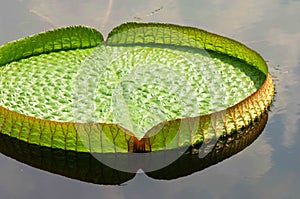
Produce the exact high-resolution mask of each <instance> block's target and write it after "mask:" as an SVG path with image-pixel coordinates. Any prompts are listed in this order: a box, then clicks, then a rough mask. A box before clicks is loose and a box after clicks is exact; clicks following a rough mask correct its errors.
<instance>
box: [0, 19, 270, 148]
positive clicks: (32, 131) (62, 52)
mask: <svg viewBox="0 0 300 199" xmlns="http://www.w3.org/2000/svg"><path fill="white" fill-rule="evenodd" d="M0 66H1V67H0V96H1V98H0V105H1V106H2V107H0V132H2V133H3V134H8V135H10V136H12V137H17V138H19V139H21V140H24V141H27V142H29V143H32V144H38V145H41V146H48V147H52V148H61V149H65V150H74V151H83V152H85V151H89V152H127V151H155V150H165V149H173V148H177V147H184V146H186V147H188V146H190V145H197V144H201V143H202V142H203V141H204V140H205V138H209V137H214V136H215V137H216V136H220V135H226V134H230V133H231V132H233V131H236V130H238V129H239V128H241V126H245V125H247V124H249V123H250V122H251V121H252V120H253V119H254V118H255V117H257V116H259V115H260V114H261V112H263V110H265V109H266V108H267V107H268V105H269V104H270V102H271V99H272V96H273V91H274V90H273V85H270V88H269V90H267V88H266V90H267V91H268V92H265V95H266V96H267V97H265V98H266V99H265V100H264V101H262V102H260V101H259V100H258V101H257V104H258V105H254V106H255V107H257V109H256V108H255V109H253V108H252V106H253V104H251V105H249V103H250V102H248V101H246V102H247V104H246V102H245V103H244V104H242V105H240V106H239V107H246V108H247V106H248V110H245V111H244V112H243V111H242V112H240V109H241V108H238V109H239V112H238V113H237V112H236V111H237V108H236V109H234V108H232V110H231V109H230V111H227V112H224V110H226V109H227V108H228V107H234V106H236V105H237V104H239V103H240V102H243V101H244V99H246V98H248V97H249V96H252V95H253V94H255V93H257V92H256V91H257V90H259V89H260V88H261V87H262V85H264V84H265V82H266V78H267V75H268V69H267V65H266V63H265V62H264V60H263V59H262V58H261V56H260V55H258V54H257V53H256V52H255V51H253V50H251V49H249V48H247V47H246V46H244V45H243V44H241V43H239V42H236V41H233V40H231V39H228V38H225V37H222V36H218V35H215V34H212V33H209V32H207V31H204V30H200V29H196V28H191V27H182V26H177V25H170V24H154V23H153V24H152V23H150V24H142V23H141V24H138V23H126V24H123V25H121V26H119V27H117V28H115V29H113V30H112V32H111V33H110V34H109V36H108V39H107V41H103V37H102V35H101V34H100V33H99V32H98V31H96V30H94V29H91V28H86V27H81V26H78V27H69V28H62V29H58V30H53V31H49V32H46V33H41V34H37V35H34V36H31V37H28V38H25V39H21V40H18V41H15V42H11V43H8V44H5V45H4V46H2V47H0ZM270 81H271V80H270ZM263 87H266V86H263ZM255 95H260V94H259V93H257V94H255ZM261 95H263V94H261ZM262 98H263V97H262ZM251 103H252V102H251ZM252 109H253V110H252ZM220 111H221V112H220ZM222 111H223V112H222ZM214 113H218V114H216V115H215V116H213V115H212V114H214ZM142 138H143V139H142Z"/></svg>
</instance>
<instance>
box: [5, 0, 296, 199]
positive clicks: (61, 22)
mask: <svg viewBox="0 0 300 199" xmlns="http://www.w3.org/2000/svg"><path fill="white" fill-rule="evenodd" d="M299 10H300V1H299V0H264V1H260V0H247V1H238V0H228V1H222V0H216V1H209V0H203V1H198V0H190V1H180V0H166V1H163V2H162V1H158V0H153V1H146V0H126V1H124V0H107V1H104V0H103V1H101V0H87V1H73V0H65V1H59V0H10V1H6V2H5V3H3V2H2V3H1V6H0V44H1V45H2V44H4V43H6V42H8V41H11V40H14V39H18V38H21V37H25V36H28V35H31V34H34V33H38V32H41V31H44V30H48V29H52V28H56V27H60V26H68V25H78V24H82V25H88V26H92V27H95V28H97V29H99V30H100V31H101V32H102V33H104V34H105V35H106V34H107V33H108V32H109V31H110V30H111V29H112V28H113V27H115V26H117V25H119V24H121V23H123V22H127V21H142V22H147V21H157V22H166V23H176V24H181V25H188V26H195V27H198V28H203V29H206V30H209V31H212V32H215V33H218V34H221V35H224V36H228V37H231V38H233V39H235V40H238V41H241V42H242V43H244V44H246V45H247V46H249V47H251V48H252V49H254V50H256V51H258V52H259V53H260V54H261V55H262V56H263V57H264V58H265V60H267V62H268V65H269V68H270V73H271V74H272V76H273V77H274V79H275V83H276V90H277V94H276V97H275V100H274V103H273V105H272V107H271V111H270V113H269V120H268V123H267V126H266V128H265V129H264V131H263V133H262V134H261V135H260V136H259V137H258V138H257V139H256V140H255V142H254V143H253V144H251V145H250V146H249V147H247V148H246V149H244V150H243V151H241V152H240V153H238V154H236V155H234V156H232V157H231V158H229V159H226V160H224V161H222V162H220V163H218V164H216V165H214V166H211V167H209V168H207V169H204V170H202V171H199V172H195V173H193V174H191V175H188V176H186V177H182V178H178V179H174V180H155V179H152V178H150V177H148V176H147V175H145V174H143V173H142V172H140V173H138V174H136V176H135V177H134V178H132V179H131V180H129V181H127V182H125V183H123V184H121V185H120V186H112V185H110V186H107V185H98V184H91V183H86V182H82V181H79V180H74V179H70V178H66V177H63V176H60V175H56V174H52V173H49V172H46V171H43V170H39V169H36V168H34V167H31V166H28V165H26V164H23V163H20V162H17V161H15V160H14V159H12V158H9V157H7V156H5V155H2V154H1V155H0V193H1V198H5V199H10V198H12V199H21V198H22V199H24V198H25V199H26V198H45V199H47V198H49V199H50V198H51V199H52V198H72V199H80V198H121V199H123V198H124V199H125V198H131V199H132V198H215V199H223V198H244V199H248V198H249V199H250V198H280V199H281V198H288V199H290V198H299V194H300V190H299V186H300V172H299V164H300V155H299V151H300V145H298V144H297V142H298V141H300V134H299V131H300V102H299V99H300V92H299V91H300V89H299V86H300V12H299Z"/></svg>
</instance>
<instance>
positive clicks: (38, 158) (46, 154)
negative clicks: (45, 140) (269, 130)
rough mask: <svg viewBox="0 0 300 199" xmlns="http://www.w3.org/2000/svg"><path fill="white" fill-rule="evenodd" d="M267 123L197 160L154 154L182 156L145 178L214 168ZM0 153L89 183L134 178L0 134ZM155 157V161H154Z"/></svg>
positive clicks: (89, 158) (90, 159) (88, 158)
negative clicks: (213, 166)
mask: <svg viewBox="0 0 300 199" xmlns="http://www.w3.org/2000/svg"><path fill="white" fill-rule="evenodd" d="M267 120H268V113H267V112H266V113H264V114H263V115H262V116H261V118H259V119H258V120H257V121H255V122H254V123H253V124H251V125H250V126H248V127H246V128H244V129H243V130H241V131H239V132H236V133H235V134H233V135H232V136H228V137H221V138H219V140H218V141H217V143H216V144H215V146H214V148H213V150H212V151H211V152H210V153H208V154H207V155H206V156H205V157H203V158H199V154H198V151H197V152H196V153H194V152H195V149H193V148H189V149H188V150H187V151H184V152H182V151H180V149H177V150H167V151H160V152H155V153H157V154H156V155H158V156H159V157H162V158H163V157H165V156H170V155H174V154H178V153H182V155H181V156H180V158H178V159H177V160H176V161H175V162H173V163H171V164H170V165H168V166H167V167H165V168H162V169H159V170H156V171H151V172H147V173H146V175H148V176H149V177H152V178H154V179H162V180H170V179H176V178H180V177H183V176H187V175H191V174H193V173H195V172H198V171H201V170H203V169H205V168H207V167H210V166H212V165H214V164H217V163H218V162H221V161H222V160H224V159H227V158H229V157H231V156H232V155H234V154H236V153H238V152H240V151H242V150H243V149H244V148H246V147H247V146H249V145H250V144H251V143H252V142H254V141H255V139H256V138H257V137H258V136H259V135H260V134H261V132H262V131H263V129H264V127H265V125H266V123H267ZM0 152H1V153H3V154H4V155H6V156H9V157H11V158H14V159H16V160H17V161H20V162H23V163H25V164H28V165H30V166H32V167H36V168H38V169H42V170H45V171H48V172H51V173H55V174H59V175H62V176H65V177H68V178H72V179H77V180H80V181H84V182H89V183H95V184H110V185H118V184H122V183H124V182H126V181H128V180H130V179H132V178H134V176H135V173H128V172H123V171H118V170H116V169H113V168H111V167H108V166H107V165H105V164H103V163H101V162H100V161H99V160H97V159H96V158H95V157H94V156H93V155H94V154H93V155H91V154H89V153H76V152H72V151H64V150H59V149H49V148H46V147H40V146H37V145H32V144H28V143H26V142H24V141H20V140H18V139H15V138H11V137H9V136H7V135H3V134H0ZM152 153H154V152H152ZM152 153H143V154H144V156H138V157H139V159H138V160H137V159H135V160H134V161H145V159H148V158H149V155H150V156H151V154H152ZM152 155H153V154H152ZM156 155H155V157H157V156H156ZM100 156H101V154H100ZM105 156H106V157H107V156H110V158H112V159H114V158H118V159H119V161H120V163H121V164H127V163H126V162H122V161H132V160H133V159H134V158H135V157H137V156H134V153H123V154H105ZM143 157H144V158H145V159H144V158H143ZM141 169H143V168H141Z"/></svg>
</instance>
